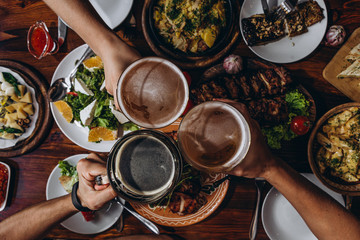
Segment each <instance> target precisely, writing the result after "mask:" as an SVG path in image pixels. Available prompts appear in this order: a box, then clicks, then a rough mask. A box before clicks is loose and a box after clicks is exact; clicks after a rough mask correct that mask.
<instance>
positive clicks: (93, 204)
mask: <svg viewBox="0 0 360 240" xmlns="http://www.w3.org/2000/svg"><path fill="white" fill-rule="evenodd" d="M77 171H78V175H79V188H78V192H77V195H78V197H79V199H80V201H81V205H82V206H83V207H88V208H89V209H91V210H98V209H100V208H101V207H102V206H103V205H104V204H105V203H107V202H108V201H110V200H111V199H113V198H115V197H116V196H117V195H116V192H115V191H114V190H113V189H112V187H111V186H110V185H109V184H104V185H101V186H99V185H96V184H95V177H96V176H98V175H102V176H104V175H106V167H105V163H104V161H103V160H102V159H101V158H100V157H99V156H98V155H96V154H93V153H91V154H89V155H88V157H87V159H81V160H80V161H79V162H78V164H77Z"/></svg>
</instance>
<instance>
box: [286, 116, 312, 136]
mask: <svg viewBox="0 0 360 240" xmlns="http://www.w3.org/2000/svg"><path fill="white" fill-rule="evenodd" d="M290 129H291V131H293V132H294V133H295V134H297V135H305V134H306V133H307V132H308V131H309V129H310V121H309V119H308V118H307V117H305V116H296V117H294V118H293V119H292V120H291V125H290Z"/></svg>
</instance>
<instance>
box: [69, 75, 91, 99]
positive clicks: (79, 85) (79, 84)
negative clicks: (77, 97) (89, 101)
mask: <svg viewBox="0 0 360 240" xmlns="http://www.w3.org/2000/svg"><path fill="white" fill-rule="evenodd" d="M74 89H75V91H78V92H81V93H83V94H86V95H90V96H93V95H94V93H93V92H92V91H91V90H90V89H89V88H88V87H87V86H86V84H85V83H84V82H83V81H82V80H81V79H77V78H75V80H74Z"/></svg>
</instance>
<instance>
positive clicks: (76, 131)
mask: <svg viewBox="0 0 360 240" xmlns="http://www.w3.org/2000/svg"><path fill="white" fill-rule="evenodd" d="M86 47H87V45H86V44H84V45H82V46H79V47H78V48H75V49H74V50H73V51H71V52H70V53H69V54H68V55H67V56H66V57H65V58H64V59H63V60H62V61H61V62H60V64H59V65H58V66H57V68H56V70H55V72H54V75H53V77H52V80H51V84H53V83H54V82H55V81H56V79H59V78H63V77H66V76H68V75H69V73H70V72H71V70H72V69H73V68H74V66H75V62H76V61H77V60H78V59H79V58H80V57H81V55H82V54H83V53H84V51H85V49H86ZM50 108H51V112H52V114H53V116H54V119H55V121H56V123H57V125H58V126H59V128H60V129H61V131H62V132H63V133H64V134H65V135H66V137H67V138H69V139H70V140H71V141H72V142H74V143H75V144H77V145H79V146H80V147H83V148H85V149H87V150H90V151H96V152H109V151H110V150H111V148H112V146H113V145H114V144H115V142H116V140H114V141H101V142H99V143H97V142H89V141H88V135H89V128H86V127H82V126H79V125H77V124H75V123H68V122H67V121H66V120H65V118H64V117H63V116H62V115H61V113H60V112H59V111H58V110H57V109H56V107H55V105H54V103H50Z"/></svg>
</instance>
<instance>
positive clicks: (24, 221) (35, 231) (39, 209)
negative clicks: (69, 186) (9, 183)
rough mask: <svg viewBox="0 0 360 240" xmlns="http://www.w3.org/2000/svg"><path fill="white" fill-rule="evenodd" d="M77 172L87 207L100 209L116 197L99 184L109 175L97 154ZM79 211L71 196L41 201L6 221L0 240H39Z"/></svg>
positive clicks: (0, 230)
mask: <svg viewBox="0 0 360 240" xmlns="http://www.w3.org/2000/svg"><path fill="white" fill-rule="evenodd" d="M77 170H78V173H79V188H78V191H77V196H78V198H79V200H80V203H81V205H82V206H83V207H88V208H89V209H92V210H97V209H100V208H101V207H102V206H103V205H104V204H105V203H107V202H108V201H110V200H111V199H113V198H114V197H115V196H116V193H115V192H114V190H113V189H112V188H111V187H110V186H109V184H107V185H106V184H105V185H102V186H98V185H95V177H96V176H98V175H101V174H102V175H104V174H106V167H105V163H104V162H102V161H101V159H100V158H99V157H98V156H97V155H95V154H89V156H88V159H82V160H80V161H79V163H78V165H77ZM77 212H78V210H77V209H76V208H75V207H74V205H73V203H72V199H71V195H70V194H68V195H65V196H63V197H59V198H56V199H52V200H49V201H45V202H41V203H39V204H36V205H34V206H31V207H29V208H26V209H24V210H22V211H20V212H18V213H16V214H14V215H13V216H11V217H9V218H7V219H5V220H4V221H2V222H1V223H0V239H39V238H40V237H41V236H43V235H44V234H45V233H46V232H47V231H48V230H49V229H50V228H51V227H53V226H54V225H56V224H58V223H60V222H62V221H64V220H65V219H66V218H68V217H70V216H72V215H73V214H75V213H77Z"/></svg>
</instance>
